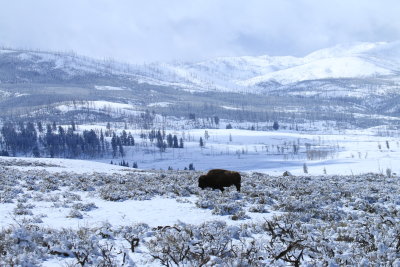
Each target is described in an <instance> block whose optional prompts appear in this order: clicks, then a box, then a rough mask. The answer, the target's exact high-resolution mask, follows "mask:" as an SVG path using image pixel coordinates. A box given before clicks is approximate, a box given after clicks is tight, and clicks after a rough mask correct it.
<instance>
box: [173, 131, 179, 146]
mask: <svg viewBox="0 0 400 267" xmlns="http://www.w3.org/2000/svg"><path fill="white" fill-rule="evenodd" d="M178 147H179V144H178V137H177V136H176V135H175V134H174V138H173V148H178Z"/></svg>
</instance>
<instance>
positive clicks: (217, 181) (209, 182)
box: [199, 169, 241, 192]
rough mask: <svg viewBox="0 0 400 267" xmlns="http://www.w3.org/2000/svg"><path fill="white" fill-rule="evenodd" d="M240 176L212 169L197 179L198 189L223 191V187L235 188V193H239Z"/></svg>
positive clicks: (235, 173)
mask: <svg viewBox="0 0 400 267" xmlns="http://www.w3.org/2000/svg"><path fill="white" fill-rule="evenodd" d="M240 182H241V176H240V174H239V173H238V172H236V171H228V170H222V169H213V170H210V171H208V173H207V174H206V175H201V176H200V177H199V187H200V188H201V189H204V188H206V187H211V188H212V189H219V190H221V192H223V191H224V187H229V186H232V185H234V186H236V189H237V191H239V192H240Z"/></svg>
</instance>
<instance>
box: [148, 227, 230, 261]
mask: <svg viewBox="0 0 400 267" xmlns="http://www.w3.org/2000/svg"><path fill="white" fill-rule="evenodd" d="M146 247H147V248H148V250H149V254H150V255H151V256H152V257H153V259H154V260H157V261H159V262H160V263H161V264H162V265H165V266H171V265H188V266H202V265H208V266H212V265H218V264H223V263H225V262H226V259H229V258H232V257H234V256H235V254H234V249H233V243H232V234H231V232H230V231H229V230H228V228H227V225H226V223H225V222H220V221H212V222H207V223H204V224H202V225H200V226H194V225H187V224H183V223H181V224H177V225H174V226H166V227H163V228H160V229H158V230H157V231H156V233H155V235H154V237H153V238H152V239H150V240H149V241H147V242H146Z"/></svg>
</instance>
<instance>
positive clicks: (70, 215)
mask: <svg viewBox="0 0 400 267" xmlns="http://www.w3.org/2000/svg"><path fill="white" fill-rule="evenodd" d="M67 218H76V219H82V218H83V214H82V213H81V212H80V211H79V210H76V209H71V210H70V211H69V213H68V215H67Z"/></svg>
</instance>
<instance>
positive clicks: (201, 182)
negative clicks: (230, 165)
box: [199, 175, 207, 189]
mask: <svg viewBox="0 0 400 267" xmlns="http://www.w3.org/2000/svg"><path fill="white" fill-rule="evenodd" d="M199 187H200V188H201V189H204V188H206V187H207V185H206V176H205V175H201V176H200V177H199Z"/></svg>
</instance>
